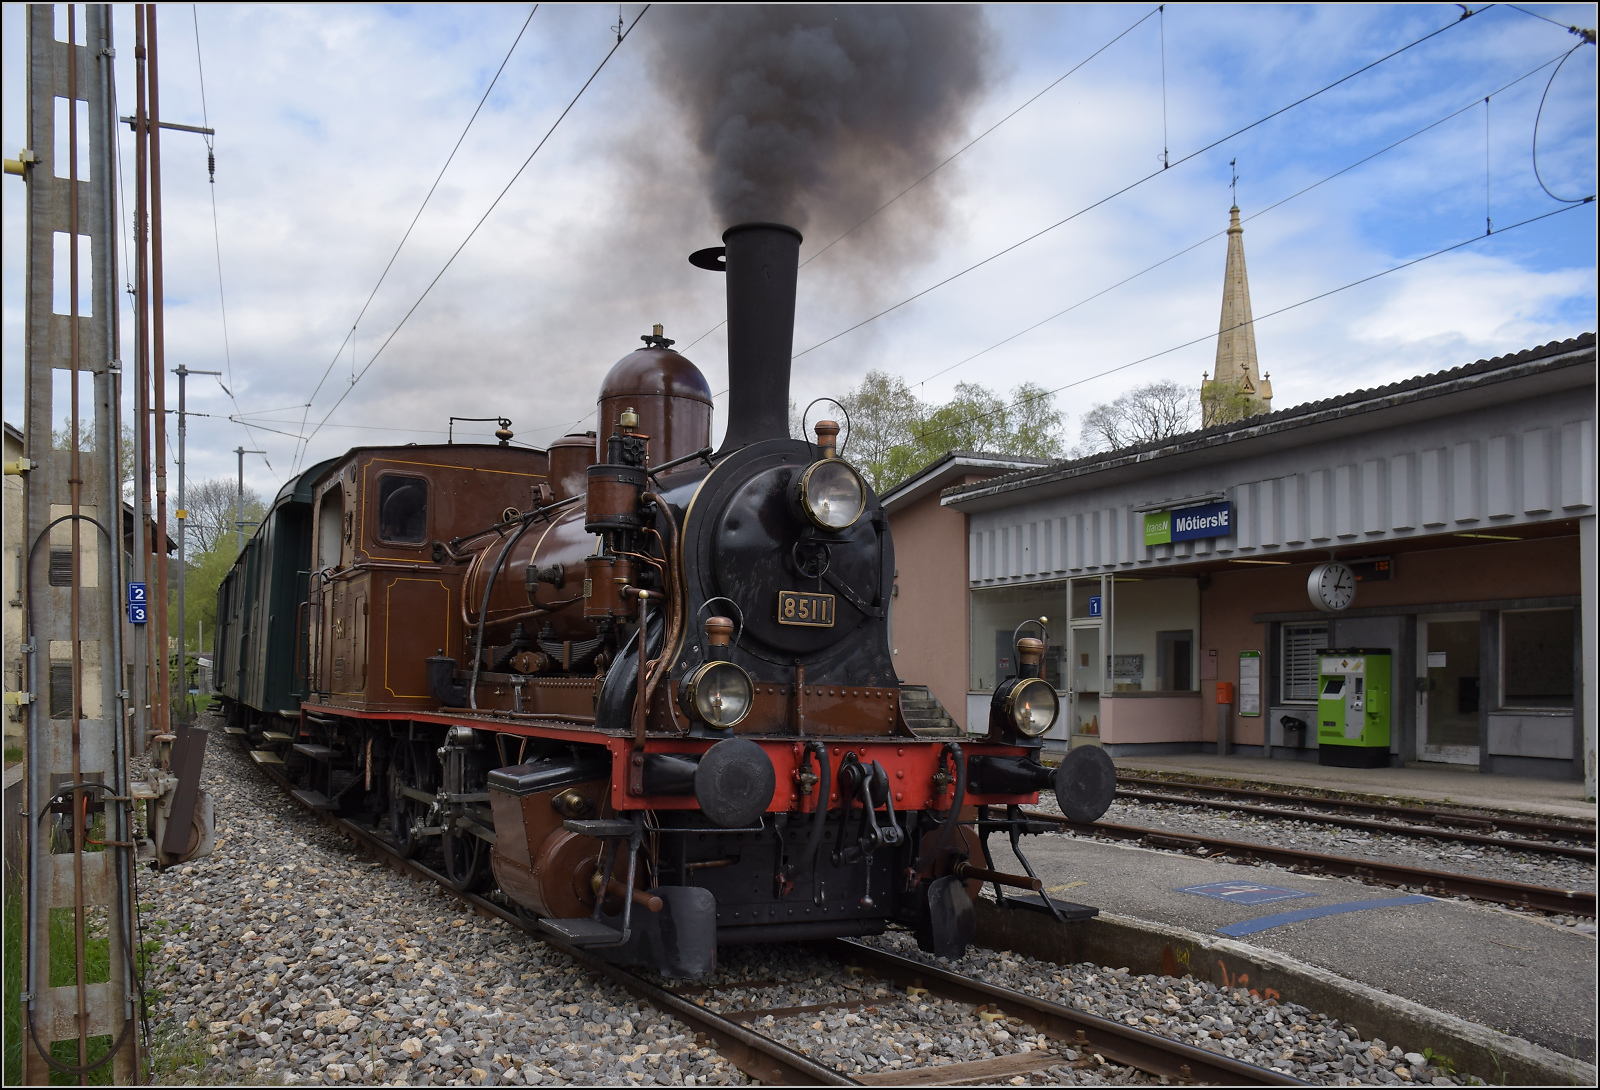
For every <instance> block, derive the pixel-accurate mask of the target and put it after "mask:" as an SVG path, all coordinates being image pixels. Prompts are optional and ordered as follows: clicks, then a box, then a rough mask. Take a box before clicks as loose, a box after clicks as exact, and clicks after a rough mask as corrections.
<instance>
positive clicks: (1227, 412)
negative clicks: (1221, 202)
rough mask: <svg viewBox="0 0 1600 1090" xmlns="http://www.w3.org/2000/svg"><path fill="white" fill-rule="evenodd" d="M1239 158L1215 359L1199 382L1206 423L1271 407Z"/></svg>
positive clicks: (1233, 164)
mask: <svg viewBox="0 0 1600 1090" xmlns="http://www.w3.org/2000/svg"><path fill="white" fill-rule="evenodd" d="M1238 162H1239V161H1238V160H1237V159H1234V160H1233V161H1231V162H1230V163H1229V164H1228V165H1229V166H1230V167H1232V168H1233V178H1232V181H1230V182H1229V183H1228V188H1229V190H1230V191H1231V192H1232V194H1233V199H1234V202H1233V207H1232V208H1230V209H1229V210H1228V215H1229V224H1228V264H1227V267H1226V269H1225V270H1224V272H1223V275H1222V318H1221V320H1220V322H1219V323H1218V325H1217V362H1216V367H1215V368H1214V369H1213V371H1212V372H1211V374H1212V376H1213V377H1210V378H1202V380H1201V383H1200V417H1201V421H1202V423H1203V424H1204V425H1205V426H1207V427H1209V426H1210V425H1212V424H1222V423H1226V422H1228V421H1233V420H1242V419H1244V418H1245V417H1248V416H1259V415H1260V414H1262V413H1268V412H1271V411H1272V383H1271V381H1270V380H1269V379H1266V378H1263V377H1262V376H1261V371H1260V367H1259V365H1258V363H1257V362H1256V330H1255V319H1254V317H1253V316H1252V314H1251V312H1250V278H1249V275H1248V274H1247V273H1246V272H1245V264H1244V228H1243V227H1242V226H1241V225H1240V223H1239V199H1238V198H1239V169H1238Z"/></svg>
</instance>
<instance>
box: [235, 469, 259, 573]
mask: <svg viewBox="0 0 1600 1090" xmlns="http://www.w3.org/2000/svg"><path fill="white" fill-rule="evenodd" d="M234 453H235V454H237V455H238V456H239V499H238V501H237V502H236V503H235V504H234V509H233V514H234V519H233V525H234V528H235V529H236V530H237V531H238V534H239V551H240V552H241V553H242V552H244V456H245V455H246V454H265V453H266V451H264V450H245V449H244V447H242V446H241V447H239V448H237V449H236V450H235V451H234Z"/></svg>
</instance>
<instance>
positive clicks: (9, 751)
mask: <svg viewBox="0 0 1600 1090" xmlns="http://www.w3.org/2000/svg"><path fill="white" fill-rule="evenodd" d="M21 763H22V747H21V746H7V747H6V764H8V765H15V764H21Z"/></svg>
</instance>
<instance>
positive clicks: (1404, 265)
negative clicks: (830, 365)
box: [888, 195, 1594, 450]
mask: <svg viewBox="0 0 1600 1090" xmlns="http://www.w3.org/2000/svg"><path fill="white" fill-rule="evenodd" d="M1593 201H1594V197H1593V196H1592V195H1591V196H1589V197H1587V198H1585V199H1584V200H1582V201H1581V202H1579V203H1576V204H1568V205H1565V206H1564V207H1561V208H1557V209H1554V210H1553V211H1550V212H1545V213H1542V214H1541V215H1537V216H1530V217H1528V218H1527V219H1525V220H1520V221H1518V222H1516V223H1513V224H1511V225H1510V226H1509V227H1502V228H1501V229H1500V230H1498V231H1496V232H1495V233H1494V234H1493V235H1490V234H1488V233H1487V232H1485V233H1484V234H1481V235H1473V236H1472V237H1471V238H1467V239H1462V240H1461V241H1460V242H1455V243H1452V244H1451V245H1449V246H1445V247H1443V248H1441V249H1438V250H1434V251H1433V252H1432V253H1427V254H1423V255H1422V256H1421V257H1415V258H1412V259H1411V260H1410V261H1403V262H1401V263H1400V264H1398V265H1394V266H1392V267H1390V268H1387V269H1382V270H1380V271H1378V272H1375V273H1372V274H1371V275H1369V276H1363V277H1361V278H1360V279H1359V280H1352V281H1350V282H1349V283H1348V284H1341V285H1339V286H1338V287H1336V288H1330V289H1328V290H1327V291H1324V292H1318V293H1317V294H1316V295H1312V296H1308V297H1307V298H1305V299H1301V300H1300V301H1299V302H1297V303H1290V304H1289V305H1288V306H1285V307H1279V308H1278V309H1277V310H1273V311H1268V312H1267V313H1266V314H1262V315H1259V316H1257V317H1254V318H1252V319H1250V320H1249V321H1246V322H1239V323H1238V324H1236V325H1232V326H1229V327H1228V328H1227V329H1219V330H1217V331H1216V332H1213V333H1207V334H1205V335H1204V336H1202V337H1195V338H1193V339H1191V340H1187V341H1184V342H1183V343H1182V344H1175V345H1173V346H1171V347H1170V348H1163V349H1162V350H1161V351H1159V352H1152V353H1150V354H1149V355H1148V356H1141V357H1139V358H1138V359H1136V360H1130V361H1129V362H1127V363H1122V364H1118V365H1117V366H1115V367H1108V368H1106V369H1105V370H1103V371H1097V372H1095V373H1094V374H1092V375H1086V376H1084V377H1083V378H1080V379H1074V380H1073V381H1072V382H1068V383H1066V384H1065V385H1062V386H1057V387H1055V388H1054V389H1052V390H1041V391H1039V392H1038V393H1035V394H1029V395H1028V396H1026V397H1021V398H1018V399H1017V400H1016V401H1013V402H1010V403H1008V404H1006V405H1002V406H1000V408H998V409H991V410H989V411H988V412H982V413H977V414H975V415H973V416H969V417H964V418H962V419H961V420H956V421H952V422H950V423H948V424H942V425H940V426H939V427H936V428H930V429H929V430H927V431H925V432H922V433H921V434H920V435H918V439H923V438H926V437H927V436H929V435H938V434H940V433H941V432H947V431H950V430H952V429H954V428H957V427H960V426H962V425H965V424H972V423H976V422H977V421H979V420H984V419H987V418H988V417H991V416H995V415H997V414H998V413H1003V412H1006V411H1008V410H1011V409H1016V408H1020V407H1022V406H1023V405H1026V404H1028V403H1029V402H1032V401H1037V400H1039V399H1041V398H1046V397H1054V396H1055V395H1056V394H1059V393H1061V392H1062V391H1063V390H1070V389H1072V388H1073V387H1075V386H1082V385H1083V384H1084V383H1086V382H1093V381H1094V380H1095V379H1100V378H1105V377H1106V376H1107V375H1114V374H1116V373H1117V372H1118V371H1126V370H1127V369H1128V368H1130V367H1137V366H1138V365H1139V364H1141V363H1148V362H1150V361H1151V360H1154V359H1160V358H1161V357H1162V356H1169V355H1171V354H1172V353H1174V352H1178V351H1182V350H1183V349H1185V348H1189V347H1192V346H1193V345H1197V344H1202V343H1204V342H1205V341H1209V340H1211V339H1213V338H1215V337H1220V336H1221V335H1222V334H1224V333H1231V332H1232V331H1233V330H1236V329H1243V328H1244V327H1245V326H1250V325H1256V324H1258V323H1260V322H1263V321H1265V320H1266V319H1268V318H1275V317H1277V316H1278V315H1280V314H1287V313H1288V312H1289V311H1291V310H1296V309H1298V308H1300V307H1303V306H1306V305H1307V304H1310V303H1315V302H1317V301H1318V300H1320V299H1326V298H1328V297H1329V296H1332V295H1337V294H1339V293H1340V292H1343V291H1348V290H1349V289H1351V288H1355V287H1360V286H1361V285H1362V284H1368V283H1371V282H1372V281H1374V280H1377V279H1379V278H1381V277H1385V276H1388V275H1389V274H1391V273H1397V272H1400V271H1401V270H1402V269H1409V268H1411V267H1412V266H1413V265H1420V264H1422V262H1424V261H1430V260H1432V259H1433V258H1436V257H1440V256H1442V255H1444V254H1448V253H1451V252H1453V251H1455V250H1459V249H1462V248H1463V247H1466V246H1471V245H1472V244H1473V243H1475V242H1482V241H1483V240H1484V239H1487V238H1498V237H1500V236H1502V235H1505V234H1507V233H1509V232H1511V231H1515V230H1516V229H1517V228H1519V227H1526V226H1527V225H1528V224H1530V223H1538V222H1539V221H1540V220H1546V219H1549V218H1550V217H1552V216H1559V215H1561V214H1562V213H1564V212H1571V211H1572V210H1573V209H1575V208H1580V207H1582V206H1583V205H1584V204H1589V203H1592V202H1593ZM906 445H907V444H905V443H897V444H895V445H894V446H892V447H890V448H888V449H889V450H896V449H899V448H900V447H904V446H906Z"/></svg>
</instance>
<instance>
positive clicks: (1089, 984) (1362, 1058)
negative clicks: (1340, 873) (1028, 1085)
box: [867, 934, 1482, 1086]
mask: <svg viewBox="0 0 1600 1090" xmlns="http://www.w3.org/2000/svg"><path fill="white" fill-rule="evenodd" d="M867 941H869V942H872V943H873V944H875V945H878V946H881V947H883V948H884V949H886V950H890V951H892V952H894V953H896V954H900V955H901V956H903V957H910V958H915V959H917V960H919V961H924V962H927V963H929V964H931V965H939V966H940V967H942V968H948V969H951V970H953V971H955V972H958V973H963V974H965V975H968V976H972V977H976V978H978V979H979V980H984V981H987V982H989V983H991V984H998V985H1000V986H1002V987H1007V988H1011V989H1014V990H1016V991H1020V992H1024V993H1026V994H1027V995H1030V996H1035V997H1037V998H1040V999H1048V1000H1051V1001H1053V1002H1056V1003H1061V1004H1063V1005H1065V1006H1069V1007H1072V1008H1074V1009H1076V1010H1080V1011H1084V1012H1086V1013H1089V1014H1095V1015H1099V1016H1100V1017H1102V1018H1110V1019H1113V1020H1115V1021H1119V1022H1122V1023H1123V1024H1124V1025H1127V1026H1131V1027H1134V1028H1136V1029H1143V1030H1146V1031H1148V1032H1151V1033H1158V1034H1160V1035H1161V1036H1163V1037H1169V1038H1171V1039H1173V1040H1176V1041H1182V1042H1183V1043H1184V1044H1187V1045H1193V1046H1195V1047H1197V1048H1203V1049H1207V1050H1208V1051H1211V1052H1217V1053H1220V1054H1222V1055H1224V1056H1228V1057H1231V1058H1233V1059H1236V1060H1242V1061H1244V1062H1245V1063H1251V1064H1255V1065H1256V1066H1258V1067H1276V1068H1278V1069H1279V1070H1281V1071H1284V1072H1287V1073H1289V1074H1292V1075H1293V1076H1294V1077H1296V1078H1298V1079H1303V1080H1305V1081H1306V1082H1310V1083H1316V1084H1319V1085H1324V1086H1354V1085H1362V1084H1388V1085H1402V1084H1406V1083H1412V1084H1420V1085H1433V1086H1468V1085H1479V1084H1481V1082H1482V1080H1480V1079H1476V1078H1473V1077H1472V1076H1470V1075H1467V1074H1463V1073H1457V1072H1452V1071H1449V1070H1447V1069H1446V1066H1445V1065H1446V1063H1447V1061H1446V1060H1444V1059H1443V1058H1439V1059H1438V1060H1437V1061H1436V1062H1430V1058H1429V1057H1428V1056H1425V1055H1423V1054H1422V1053H1417V1052H1410V1051H1407V1050H1406V1049H1405V1048H1404V1047H1402V1046H1401V1045H1392V1046H1391V1045H1390V1044H1389V1043H1388V1042H1385V1041H1382V1040H1378V1039H1375V1038H1374V1039H1366V1038H1363V1037H1361V1035H1360V1031H1359V1030H1358V1029H1357V1028H1356V1027H1355V1026H1353V1025H1349V1024H1341V1023H1339V1022H1337V1021H1335V1020H1333V1019H1331V1018H1328V1017H1327V1016H1325V1015H1322V1014H1317V1013H1315V1012H1313V1011H1310V1010H1307V1009H1306V1008H1305V1007H1302V1006H1300V1005H1299V1004H1296V1003H1279V1002H1278V1001H1277V1000H1275V999H1262V998H1260V997H1259V996H1256V995H1252V994H1251V993H1250V992H1249V991H1248V990H1240V989H1228V988H1220V987H1218V986H1217V985H1215V984H1213V983H1210V982H1208V981H1207V982H1202V981H1197V980H1194V979H1192V978H1188V977H1169V976H1156V975H1150V976H1138V975H1134V974H1131V973H1129V971H1128V970H1127V969H1125V968H1108V967H1106V966H1103V965H1094V964H1092V963H1089V962H1082V963H1079V964H1076V965H1055V964H1052V963H1050V962H1046V961H1039V960H1037V959H1034V958H1029V957H1023V956H1022V955H1020V954H1013V953H1005V952H1000V951H995V950H987V949H983V948H980V947H974V948H972V949H970V950H969V951H968V952H967V954H966V956H965V957H963V958H961V959H959V960H957V961H946V960H943V959H936V958H934V957H933V956H932V955H930V954H925V953H923V952H921V951H920V950H918V949H917V944H916V942H915V941H914V940H913V939H912V938H911V937H910V936H909V935H905V934H889V935H883V936H880V937H878V938H876V939H871V940H867ZM1002 1007H1003V1004H1002Z"/></svg>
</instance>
